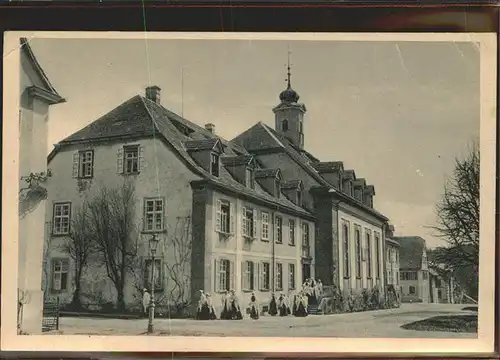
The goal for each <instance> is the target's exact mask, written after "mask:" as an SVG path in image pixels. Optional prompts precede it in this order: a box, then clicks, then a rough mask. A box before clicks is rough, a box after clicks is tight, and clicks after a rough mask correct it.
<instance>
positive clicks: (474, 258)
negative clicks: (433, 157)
mask: <svg viewBox="0 0 500 360" xmlns="http://www.w3.org/2000/svg"><path fill="white" fill-rule="evenodd" d="M479 189H480V183H479V148H478V146H477V144H473V146H472V148H471V149H470V152H469V153H468V154H467V156H465V157H464V158H463V159H460V158H456V160H455V169H454V171H453V174H452V176H450V178H449V179H448V181H447V182H446V184H445V187H444V193H443V196H442V199H441V201H440V202H439V203H438V205H437V226H436V227H434V229H435V230H437V235H438V236H439V237H441V238H443V239H444V240H445V241H446V242H447V244H448V246H447V247H446V248H443V249H442V250H441V251H439V252H438V253H437V254H436V255H437V258H436V261H438V262H440V263H444V264H447V265H448V266H451V267H454V268H456V267H459V268H463V267H467V266H472V267H473V268H474V269H476V270H477V266H478V264H479Z"/></svg>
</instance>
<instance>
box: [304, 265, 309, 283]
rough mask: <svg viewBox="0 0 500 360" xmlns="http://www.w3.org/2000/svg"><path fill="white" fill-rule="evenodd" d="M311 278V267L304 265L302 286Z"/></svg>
mask: <svg viewBox="0 0 500 360" xmlns="http://www.w3.org/2000/svg"><path fill="white" fill-rule="evenodd" d="M310 277H311V265H310V264H302V284H303V283H305V282H306V280H307V279H309V278H310Z"/></svg>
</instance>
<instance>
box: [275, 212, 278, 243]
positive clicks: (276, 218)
mask: <svg viewBox="0 0 500 360" xmlns="http://www.w3.org/2000/svg"><path fill="white" fill-rule="evenodd" d="M277 241H278V217H277V216H274V242H277Z"/></svg>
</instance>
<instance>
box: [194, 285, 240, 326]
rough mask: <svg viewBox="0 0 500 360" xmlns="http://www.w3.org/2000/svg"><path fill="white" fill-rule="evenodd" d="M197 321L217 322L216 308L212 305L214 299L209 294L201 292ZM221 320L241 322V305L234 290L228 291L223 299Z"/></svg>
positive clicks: (223, 295)
mask: <svg viewBox="0 0 500 360" xmlns="http://www.w3.org/2000/svg"><path fill="white" fill-rule="evenodd" d="M196 319H197V320H216V319H217V315H216V314H215V307H214V305H213V303H212V297H211V296H210V294H209V293H205V292H204V291H203V290H200V299H199V300H198V307H197V310H196ZM220 319H221V320H241V319H243V314H242V313H241V308H240V304H239V301H238V298H237V296H236V294H235V292H234V290H231V291H226V292H225V293H224V294H222V298H221V313H220Z"/></svg>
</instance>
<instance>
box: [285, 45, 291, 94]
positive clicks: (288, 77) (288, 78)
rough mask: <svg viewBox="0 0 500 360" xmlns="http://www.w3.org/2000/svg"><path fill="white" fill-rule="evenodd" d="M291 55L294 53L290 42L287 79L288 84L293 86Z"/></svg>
mask: <svg viewBox="0 0 500 360" xmlns="http://www.w3.org/2000/svg"><path fill="white" fill-rule="evenodd" d="M291 55H292V50H291V48H290V44H288V63H287V67H286V69H287V79H286V82H287V84H288V87H291V86H292V84H291V77H292V74H291V72H290V66H291V64H290V57H291Z"/></svg>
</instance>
